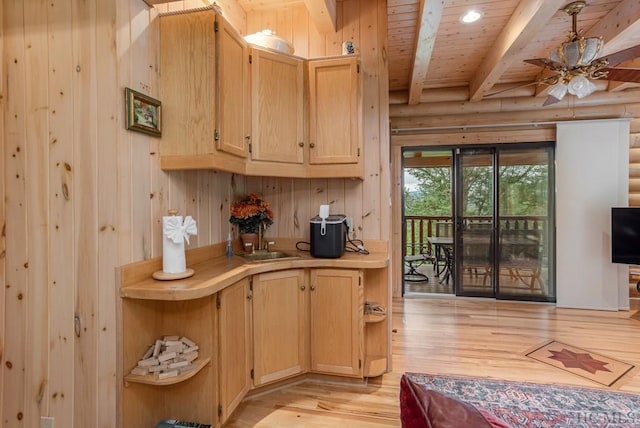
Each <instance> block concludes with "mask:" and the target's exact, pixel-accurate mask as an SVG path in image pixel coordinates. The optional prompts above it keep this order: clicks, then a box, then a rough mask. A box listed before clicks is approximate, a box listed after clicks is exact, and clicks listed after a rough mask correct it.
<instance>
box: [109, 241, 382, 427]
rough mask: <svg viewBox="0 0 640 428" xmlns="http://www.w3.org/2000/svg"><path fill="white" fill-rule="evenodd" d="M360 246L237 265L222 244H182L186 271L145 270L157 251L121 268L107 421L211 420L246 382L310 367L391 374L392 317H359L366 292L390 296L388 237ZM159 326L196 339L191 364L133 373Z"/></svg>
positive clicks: (226, 411) (227, 408)
mask: <svg viewBox="0 0 640 428" xmlns="http://www.w3.org/2000/svg"><path fill="white" fill-rule="evenodd" d="M278 241H279V242H282V240H281V239H278ZM293 243H294V242H293V240H292V242H291V244H293ZM368 246H369V248H370V251H371V254H370V255H368V256H356V255H353V254H345V255H344V256H343V257H341V258H340V259H326V260H324V261H323V260H320V259H313V258H311V257H309V256H301V257H300V258H297V259H294V260H283V261H281V262H280V261H274V262H269V263H256V264H246V263H244V262H243V261H241V260H239V258H235V257H234V258H232V259H231V260H229V259H228V258H226V257H225V256H224V250H225V245H224V243H220V244H215V245H212V246H206V247H200V248H195V249H191V250H188V251H187V260H188V261H189V263H190V264H189V266H190V267H192V268H193V269H194V271H195V274H194V275H193V276H192V277H190V278H186V279H183V280H179V281H158V280H155V279H153V277H152V274H153V273H154V272H156V271H158V270H159V269H162V258H161V257H158V258H154V259H149V260H144V261H140V262H135V263H131V264H128V265H125V266H121V267H120V268H119V269H118V275H117V278H118V286H119V293H120V299H118V303H117V314H118V317H119V319H120V322H118V333H117V334H118V340H117V343H116V346H117V353H118V356H119V357H118V359H119V361H118V364H117V367H118V370H117V378H118V379H120V380H121V382H119V386H118V390H117V399H118V403H119V406H120V408H121V412H119V415H120V416H119V419H118V421H116V425H117V426H124V427H129V426H131V427H138V426H145V427H146V426H150V427H151V426H155V425H156V424H157V423H158V422H159V421H161V420H163V419H166V418H177V419H183V420H189V421H195V422H200V423H207V424H212V425H213V426H216V427H218V426H221V425H224V423H225V421H226V420H227V419H228V418H229V416H230V415H231V413H232V412H233V411H234V409H235V408H236V407H237V406H238V404H239V403H240V401H241V400H242V399H243V398H244V397H245V396H246V394H247V393H248V390H249V389H250V388H251V387H255V388H261V387H263V386H264V387H265V388H270V387H272V386H273V385H274V384H275V383H276V382H277V381H278V380H282V379H288V378H292V377H295V376H298V375H303V374H305V373H309V372H313V373H320V374H329V375H337V376H345V377H355V378H359V377H372V376H378V375H381V374H383V373H385V372H388V371H389V370H390V369H391V367H390V351H389V350H390V335H389V320H390V318H389V317H387V316H386V315H384V316H375V317H374V316H368V315H364V314H363V300H374V301H377V302H379V303H380V304H382V305H388V304H389V302H390V300H389V293H390V289H389V287H388V286H387V276H388V269H387V263H388V259H387V255H386V243H385V244H384V245H380V244H374V243H369V245H368ZM284 248H289V247H284ZM212 254H213V256H212ZM387 307H388V306H387ZM166 335H177V336H186V337H188V338H189V339H191V340H193V341H195V342H196V344H197V345H198V347H199V356H198V358H197V359H196V360H195V361H194V368H193V370H190V371H187V372H185V373H182V374H180V375H178V376H176V377H171V378H166V379H158V378H157V377H156V376H154V375H133V374H131V373H130V372H131V369H132V368H134V367H135V366H136V365H137V363H138V360H140V359H141V358H142V356H143V355H144V354H145V352H146V351H147V350H148V349H149V346H150V345H151V344H153V343H154V342H155V340H156V339H158V338H160V337H163V336H166ZM252 369H253V372H254V382H253V384H252V382H251V374H250V373H251V371H252Z"/></svg>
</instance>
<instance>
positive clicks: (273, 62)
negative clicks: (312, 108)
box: [251, 49, 304, 164]
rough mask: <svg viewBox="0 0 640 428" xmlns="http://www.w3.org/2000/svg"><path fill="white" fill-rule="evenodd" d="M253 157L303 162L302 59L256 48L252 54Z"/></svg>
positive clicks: (260, 159) (265, 159) (274, 160)
mask: <svg viewBox="0 0 640 428" xmlns="http://www.w3.org/2000/svg"><path fill="white" fill-rule="evenodd" d="M251 58H252V60H251V104H252V105H251V112H252V126H251V128H252V135H251V159H252V160H258V161H271V162H285V163H298V164H300V163H302V162H303V161H304V157H303V146H302V144H304V142H303V129H304V128H303V118H304V97H303V88H304V83H303V77H304V70H303V62H302V60H301V59H299V58H294V57H290V56H286V55H282V54H277V53H272V52H266V51H262V50H259V49H254V50H253V51H252V54H251Z"/></svg>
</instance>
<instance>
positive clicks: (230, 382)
mask: <svg viewBox="0 0 640 428" xmlns="http://www.w3.org/2000/svg"><path fill="white" fill-rule="evenodd" d="M249 297H250V291H249V280H248V279H247V278H245V279H243V280H241V281H238V282H237V283H235V284H234V285H231V286H229V287H227V288H225V289H224V290H222V291H220V292H219V293H218V295H217V298H216V307H217V309H218V332H219V333H218V362H219V370H218V375H219V382H218V386H219V400H220V402H219V405H218V419H219V421H220V423H224V422H225V421H226V420H227V419H228V418H229V416H230V415H231V413H232V412H233V410H234V409H235V408H236V407H237V406H238V404H240V401H242V399H243V398H244V396H245V395H246V393H247V392H248V391H249V387H250V384H251V378H250V373H251V346H250V332H251V331H250V319H251V318H250V315H251V312H250V304H249V301H250V300H249Z"/></svg>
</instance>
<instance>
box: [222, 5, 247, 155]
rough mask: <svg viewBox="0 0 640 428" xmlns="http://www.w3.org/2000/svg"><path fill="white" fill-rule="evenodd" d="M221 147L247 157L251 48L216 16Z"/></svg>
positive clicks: (223, 149) (227, 24)
mask: <svg viewBox="0 0 640 428" xmlns="http://www.w3.org/2000/svg"><path fill="white" fill-rule="evenodd" d="M216 55H217V57H216V67H217V80H216V82H217V87H218V91H217V109H216V110H217V112H218V114H217V116H216V119H217V122H216V140H217V147H218V150H220V151H224V152H227V153H231V154H233V155H236V156H241V157H244V158H246V157H247V152H248V139H249V138H250V134H249V126H250V122H249V113H250V106H249V50H248V46H247V44H246V43H245V41H244V39H243V38H242V36H240V34H238V32H237V31H236V30H235V29H234V28H233V27H232V26H231V25H230V24H229V23H228V22H227V21H225V20H224V18H222V17H221V16H219V15H218V16H216Z"/></svg>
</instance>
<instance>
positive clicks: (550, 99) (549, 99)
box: [542, 95, 561, 107]
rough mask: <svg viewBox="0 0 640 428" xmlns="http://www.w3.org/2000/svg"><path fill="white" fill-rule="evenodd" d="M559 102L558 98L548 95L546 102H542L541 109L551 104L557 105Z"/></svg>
mask: <svg viewBox="0 0 640 428" xmlns="http://www.w3.org/2000/svg"><path fill="white" fill-rule="evenodd" d="M560 101H561V100H559V99H558V98H556V97H554V96H553V95H549V96H548V97H547V99H546V100H544V104H542V107H546V106H549V105H551V104H555V103H559V102H560Z"/></svg>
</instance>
